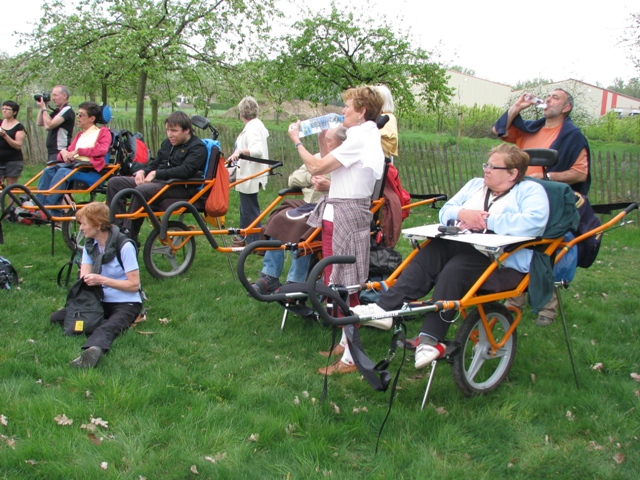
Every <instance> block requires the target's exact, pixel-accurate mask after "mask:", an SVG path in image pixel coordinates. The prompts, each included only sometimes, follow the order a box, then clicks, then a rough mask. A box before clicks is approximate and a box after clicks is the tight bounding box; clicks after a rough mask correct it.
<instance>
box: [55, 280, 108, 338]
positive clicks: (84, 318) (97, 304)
mask: <svg viewBox="0 0 640 480" xmlns="http://www.w3.org/2000/svg"><path fill="white" fill-rule="evenodd" d="M103 298H104V293H103V291H102V286H100V285H96V286H89V285H87V284H86V283H85V281H84V279H82V278H80V279H78V280H77V281H76V283H74V284H73V285H72V286H71V288H70V289H69V293H68V294H67V303H66V305H65V309H66V315H65V317H64V324H63V333H64V334H65V335H80V334H83V333H84V334H86V335H90V334H91V333H93V331H94V330H95V329H96V328H98V327H99V326H100V324H101V323H102V322H103V321H104V308H103V306H102V300H103Z"/></svg>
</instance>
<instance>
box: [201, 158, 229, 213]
mask: <svg viewBox="0 0 640 480" xmlns="http://www.w3.org/2000/svg"><path fill="white" fill-rule="evenodd" d="M215 179H216V180H215V182H214V183H213V187H211V191H210V192H209V196H208V197H207V201H206V203H205V204H204V211H205V212H206V214H207V215H208V216H209V217H221V216H223V215H225V214H226V213H227V210H229V171H228V170H227V167H226V166H225V160H224V157H223V156H222V154H220V158H219V159H218V165H217V168H216V176H215Z"/></svg>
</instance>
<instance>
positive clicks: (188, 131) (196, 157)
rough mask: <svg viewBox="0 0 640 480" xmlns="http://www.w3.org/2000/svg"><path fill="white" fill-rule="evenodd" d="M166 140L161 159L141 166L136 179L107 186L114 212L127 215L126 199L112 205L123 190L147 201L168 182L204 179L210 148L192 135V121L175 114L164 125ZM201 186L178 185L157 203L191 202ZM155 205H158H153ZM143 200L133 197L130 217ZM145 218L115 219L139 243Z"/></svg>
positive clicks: (119, 179)
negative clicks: (172, 201)
mask: <svg viewBox="0 0 640 480" xmlns="http://www.w3.org/2000/svg"><path fill="white" fill-rule="evenodd" d="M164 124H165V128H166V131H167V138H166V139H165V140H164V141H163V142H162V145H160V150H158V155H157V156H156V158H155V159H154V160H153V161H151V162H149V163H148V164H146V165H144V166H142V168H141V169H140V170H138V171H137V172H136V173H135V174H134V176H133V177H118V176H116V177H112V178H110V179H109V182H108V184H107V205H109V206H110V208H111V210H112V212H114V213H115V214H116V215H117V214H123V213H125V212H126V203H125V198H124V197H121V198H120V199H119V201H118V202H117V203H116V204H112V200H113V197H114V196H115V195H116V193H118V192H119V191H120V190H122V189H125V188H135V189H136V190H137V191H138V192H140V193H141V194H142V196H143V197H144V198H145V199H146V200H148V199H150V198H151V197H153V196H154V195H155V194H156V193H158V192H159V191H160V190H161V189H162V188H163V187H164V186H165V184H166V181H167V180H170V179H178V180H186V179H189V178H193V177H202V176H203V170H204V166H205V163H206V160H207V148H206V147H205V145H204V143H203V142H202V140H200V139H199V138H198V137H196V136H195V135H194V134H193V127H192V125H191V119H190V118H189V116H188V115H187V114H186V113H184V112H173V113H172V114H171V115H169V116H168V117H167V119H166V120H165V122H164ZM197 188H198V185H175V186H172V187H170V188H169V189H168V190H167V191H166V192H165V193H163V194H162V196H161V197H160V198H158V199H157V201H160V200H162V199H164V198H178V199H189V198H191V197H192V196H193V195H194V194H195V192H196V190H197ZM154 203H156V201H154ZM141 206H142V205H141V204H140V200H139V199H138V198H137V197H136V196H133V197H132V198H131V202H130V205H129V213H132V212H135V211H137V210H138V209H140V207H141ZM143 222H144V218H140V219H136V220H128V219H127V220H122V219H120V220H119V219H116V224H117V225H119V226H120V227H122V228H124V229H127V230H128V231H129V236H130V237H131V238H132V239H134V240H136V241H137V239H138V234H139V233H140V227H141V226H142V223H143Z"/></svg>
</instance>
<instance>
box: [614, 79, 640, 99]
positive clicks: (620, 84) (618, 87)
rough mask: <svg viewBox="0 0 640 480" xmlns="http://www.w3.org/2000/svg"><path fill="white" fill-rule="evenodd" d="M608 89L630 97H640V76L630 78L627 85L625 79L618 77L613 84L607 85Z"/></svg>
mask: <svg viewBox="0 0 640 480" xmlns="http://www.w3.org/2000/svg"><path fill="white" fill-rule="evenodd" d="M607 89H608V90H613V91H614V92H618V93H622V94H623V95H628V96H630V97H634V98H640V77H635V78H632V79H630V80H629V82H628V83H627V84H626V85H625V83H624V80H622V79H621V78H618V77H616V78H615V79H614V80H613V85H611V86H609V87H607Z"/></svg>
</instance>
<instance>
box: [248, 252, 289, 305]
mask: <svg viewBox="0 0 640 480" xmlns="http://www.w3.org/2000/svg"><path fill="white" fill-rule="evenodd" d="M281 246H282V242H281V241H280V240H259V241H257V242H251V243H250V244H249V245H247V246H246V247H244V249H243V250H242V252H240V256H239V257H238V266H237V269H238V280H240V283H241V284H242V286H243V287H244V288H245V289H246V290H247V293H248V294H249V295H251V296H252V297H253V298H255V299H256V300H260V301H261V302H280V301H284V300H286V299H287V297H288V296H287V294H284V293H272V294H270V295H263V294H261V293H260V292H258V291H257V290H256V289H255V288H253V286H252V285H251V283H250V282H249V279H248V278H247V275H246V274H245V271H244V264H245V261H246V259H247V257H248V256H249V255H251V254H252V253H253V251H254V250H255V249H256V248H278V247H281Z"/></svg>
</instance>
